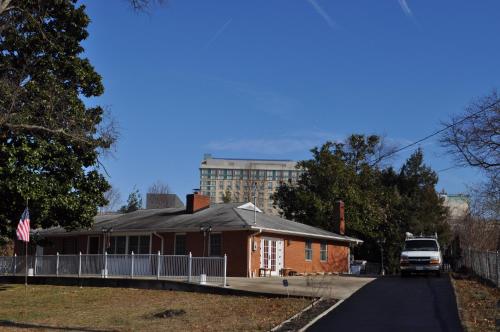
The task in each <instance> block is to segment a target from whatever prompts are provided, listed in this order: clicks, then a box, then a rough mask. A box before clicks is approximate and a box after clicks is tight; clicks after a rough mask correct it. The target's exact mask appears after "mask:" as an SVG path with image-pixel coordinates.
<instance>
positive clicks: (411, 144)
mask: <svg viewBox="0 0 500 332" xmlns="http://www.w3.org/2000/svg"><path fill="white" fill-rule="evenodd" d="M495 104H496V103H492V104H491V105H488V106H487V107H485V108H483V109H482V110H480V111H477V112H475V113H472V114H470V115H468V116H466V117H465V118H463V119H462V120H460V121H457V122H454V123H452V124H450V125H447V126H446V127H444V128H443V129H440V130H438V131H435V132H433V133H432V134H430V135H427V136H425V137H423V138H421V139H419V140H416V141H415V142H413V143H410V144H408V145H405V146H403V147H402V148H399V149H396V150H394V151H391V152H389V153H387V154H385V155H383V156H381V157H379V158H377V159H376V160H375V161H374V162H373V163H372V164H371V166H374V165H376V164H377V163H378V162H380V161H381V160H382V159H385V158H387V157H390V156H392V155H394V154H396V153H398V152H401V151H403V150H406V149H408V148H410V147H412V146H415V145H417V144H418V143H421V142H423V141H426V140H428V139H429V138H431V137H434V136H436V135H438V134H441V133H442V132H444V131H446V130H448V129H450V128H451V127H454V126H456V125H459V124H461V123H462V122H464V121H465V120H468V119H470V118H473V117H475V116H476V115H478V114H480V113H483V112H485V111H487V110H488V109H489V108H490V107H492V106H493V105H495Z"/></svg>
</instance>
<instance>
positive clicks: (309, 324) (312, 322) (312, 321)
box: [299, 300, 344, 332]
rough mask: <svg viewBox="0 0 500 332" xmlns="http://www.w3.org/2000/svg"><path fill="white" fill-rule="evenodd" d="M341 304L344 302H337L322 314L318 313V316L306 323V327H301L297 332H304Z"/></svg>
mask: <svg viewBox="0 0 500 332" xmlns="http://www.w3.org/2000/svg"><path fill="white" fill-rule="evenodd" d="M342 302H344V300H339V301H338V302H337V303H335V304H334V305H332V306H331V307H330V308H328V309H326V310H325V311H323V312H322V313H320V314H319V315H318V316H316V317H315V318H314V319H313V320H311V321H310V322H309V323H307V325H306V326H304V327H302V328H301V329H300V330H299V332H304V331H306V330H307V329H308V328H310V327H311V326H312V325H313V324H314V323H316V322H317V321H318V320H320V319H321V318H323V317H324V316H325V315H327V314H328V313H329V312H330V311H332V310H333V309H335V308H337V307H338V306H339V305H341V304H342Z"/></svg>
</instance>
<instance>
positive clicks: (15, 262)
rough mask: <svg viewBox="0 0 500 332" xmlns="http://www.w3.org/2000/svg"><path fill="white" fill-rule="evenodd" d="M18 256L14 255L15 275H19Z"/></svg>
mask: <svg viewBox="0 0 500 332" xmlns="http://www.w3.org/2000/svg"><path fill="white" fill-rule="evenodd" d="M16 270H17V254H14V275H16V274H17V271H16Z"/></svg>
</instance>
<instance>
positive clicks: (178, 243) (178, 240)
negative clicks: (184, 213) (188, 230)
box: [175, 234, 187, 255]
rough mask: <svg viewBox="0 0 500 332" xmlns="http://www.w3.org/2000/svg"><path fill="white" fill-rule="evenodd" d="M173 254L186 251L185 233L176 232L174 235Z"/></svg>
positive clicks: (181, 253) (185, 252) (180, 253)
mask: <svg viewBox="0 0 500 332" xmlns="http://www.w3.org/2000/svg"><path fill="white" fill-rule="evenodd" d="M175 254H176V255H185V254H187V251H186V235H185V234H176V235H175Z"/></svg>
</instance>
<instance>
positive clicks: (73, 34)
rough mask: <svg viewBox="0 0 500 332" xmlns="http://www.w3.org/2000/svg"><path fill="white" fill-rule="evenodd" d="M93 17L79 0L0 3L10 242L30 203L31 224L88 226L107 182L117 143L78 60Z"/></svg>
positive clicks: (1, 232)
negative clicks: (104, 170)
mask: <svg viewBox="0 0 500 332" xmlns="http://www.w3.org/2000/svg"><path fill="white" fill-rule="evenodd" d="M89 22H90V20H89V18H88V16H87V15H86V14H85V7H84V6H76V0H46V1H38V0H12V1H6V0H2V2H1V10H0V196H1V197H2V199H1V200H0V238H3V239H5V238H12V237H13V234H14V231H15V227H16V225H17V221H18V219H19V216H20V214H21V212H22V211H23V209H24V207H25V205H26V201H27V200H29V207H30V212H31V219H32V227H34V228H36V227H43V228H47V227H51V226H63V227H65V228H66V229H68V230H71V229H75V228H82V227H83V228H85V227H88V226H90V225H91V224H92V222H93V217H94V216H95V215H96V213H97V207H98V206H103V205H105V204H106V203H107V202H106V200H105V198H104V196H103V194H104V192H106V190H108V189H109V184H108V183H107V181H106V179H105V178H104V177H103V175H102V174H101V173H100V168H99V165H100V163H99V159H98V158H99V156H100V155H101V154H102V153H103V152H105V151H106V150H108V149H109V148H110V147H111V146H112V144H113V142H114V140H115V139H116V131H114V129H113V126H112V125H111V126H108V125H106V123H105V121H104V119H103V117H104V110H103V109H102V108H101V107H99V106H92V107H87V106H86V105H85V103H84V100H83V98H85V99H88V98H91V97H95V96H99V95H101V94H102V93H103V85H102V83H101V77H100V76H99V74H98V73H96V71H95V70H94V68H93V67H92V65H91V64H90V62H89V60H88V59H86V58H84V57H83V56H82V53H83V51H84V49H83V47H82V46H81V43H82V41H83V40H84V39H85V38H87V36H88V33H87V26H88V24H89Z"/></svg>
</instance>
